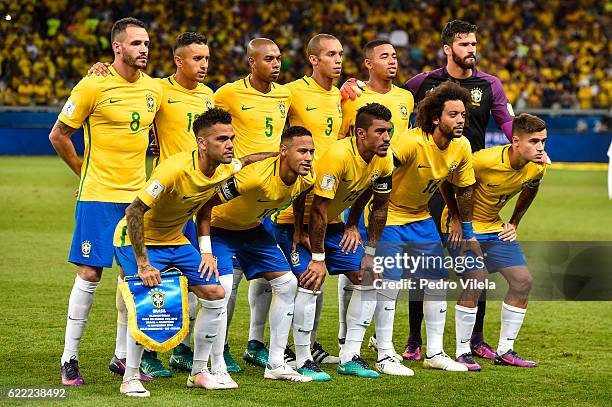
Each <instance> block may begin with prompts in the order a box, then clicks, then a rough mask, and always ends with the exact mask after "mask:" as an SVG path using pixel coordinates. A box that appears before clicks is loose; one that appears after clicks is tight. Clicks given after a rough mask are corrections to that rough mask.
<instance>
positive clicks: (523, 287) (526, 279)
mask: <svg viewBox="0 0 612 407" xmlns="http://www.w3.org/2000/svg"><path fill="white" fill-rule="evenodd" d="M532 286H533V277H532V276H531V274H530V273H529V272H528V271H526V272H525V273H521V276H520V277H519V278H517V280H516V281H515V282H514V284H513V287H512V289H513V290H514V291H516V292H519V293H521V294H528V293H529V291H530V290H531V287H532Z"/></svg>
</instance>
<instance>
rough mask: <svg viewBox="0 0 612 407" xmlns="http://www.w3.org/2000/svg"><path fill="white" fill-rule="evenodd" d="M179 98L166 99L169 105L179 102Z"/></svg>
mask: <svg viewBox="0 0 612 407" xmlns="http://www.w3.org/2000/svg"><path fill="white" fill-rule="evenodd" d="M179 102H180V100H172V99H168V104H169V105H171V104H173V103H179Z"/></svg>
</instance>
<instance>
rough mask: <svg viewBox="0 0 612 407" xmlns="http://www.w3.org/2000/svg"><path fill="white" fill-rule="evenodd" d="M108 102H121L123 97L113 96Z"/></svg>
mask: <svg viewBox="0 0 612 407" xmlns="http://www.w3.org/2000/svg"><path fill="white" fill-rule="evenodd" d="M108 102H109V103H117V102H121V99H113V98H110V99H109V100H108Z"/></svg>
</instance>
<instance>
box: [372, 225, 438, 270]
mask: <svg viewBox="0 0 612 407" xmlns="http://www.w3.org/2000/svg"><path fill="white" fill-rule="evenodd" d="M444 263H445V256H444V248H443V247H442V243H441V242H440V235H439V234H438V230H437V229H436V224H435V223H434V221H433V219H432V218H427V219H423V220H420V221H416V222H412V223H408V224H405V225H401V226H385V229H384V230H383V233H382V235H381V236H380V240H379V241H378V246H377V247H376V258H375V265H376V266H377V267H382V268H383V278H385V279H389V280H396V281H397V280H400V279H402V278H427V279H432V280H438V279H441V278H448V270H447V269H446V266H445V265H444Z"/></svg>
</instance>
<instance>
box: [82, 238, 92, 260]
mask: <svg viewBox="0 0 612 407" xmlns="http://www.w3.org/2000/svg"><path fill="white" fill-rule="evenodd" d="M81 253H83V257H89V253H91V242H90V241H89V240H85V241H84V242H83V243H81Z"/></svg>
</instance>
